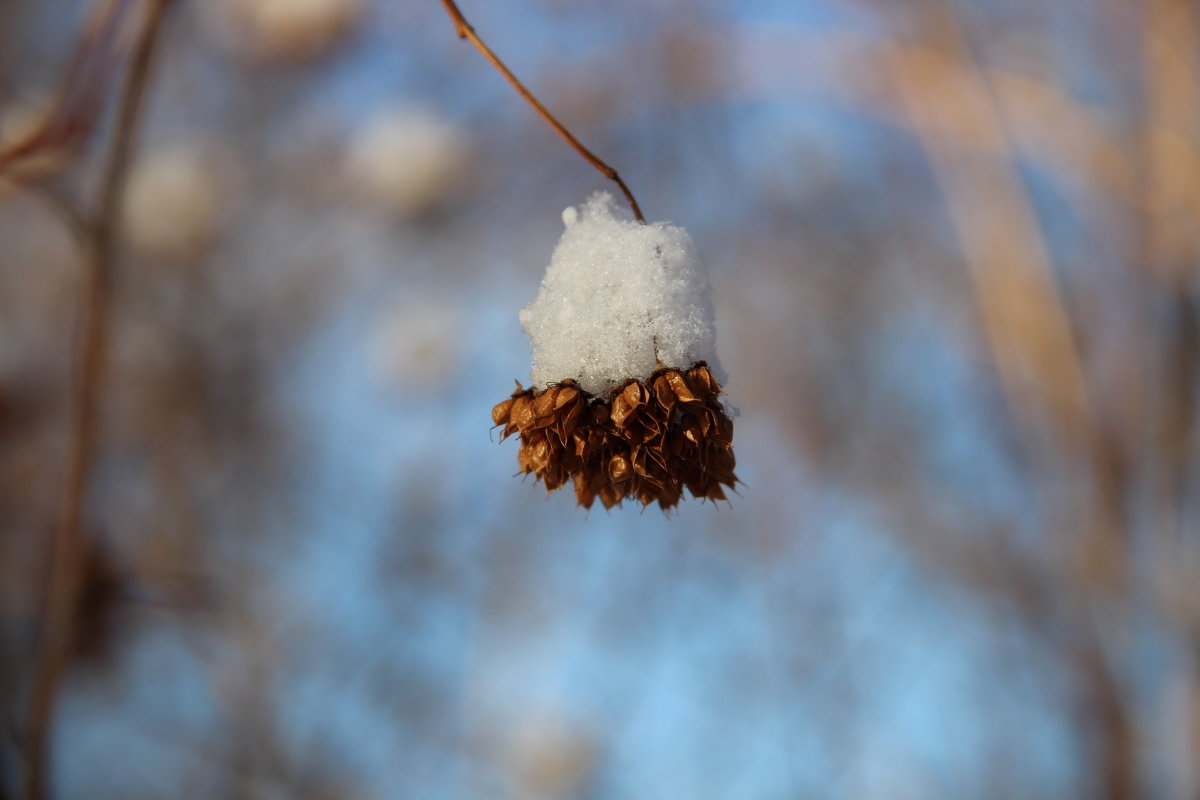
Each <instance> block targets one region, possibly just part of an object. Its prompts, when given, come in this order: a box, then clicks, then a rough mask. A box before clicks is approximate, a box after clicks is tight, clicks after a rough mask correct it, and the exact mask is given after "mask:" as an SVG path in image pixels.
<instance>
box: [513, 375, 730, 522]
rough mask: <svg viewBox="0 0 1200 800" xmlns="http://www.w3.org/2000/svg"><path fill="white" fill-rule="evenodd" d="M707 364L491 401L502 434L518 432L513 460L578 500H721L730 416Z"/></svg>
mask: <svg viewBox="0 0 1200 800" xmlns="http://www.w3.org/2000/svg"><path fill="white" fill-rule="evenodd" d="M720 392H721V389H720V386H719V385H718V384H717V382H716V380H715V379H714V378H713V376H712V372H711V371H710V370H709V368H708V365H707V364H705V363H704V362H697V363H696V364H694V365H692V367H691V368H690V369H688V370H686V371H685V370H678V369H670V368H661V369H659V370H656V371H655V372H654V374H653V375H651V376H650V377H649V378H647V379H646V380H644V381H639V380H629V381H626V382H625V383H623V384H621V385H620V386H618V387H616V388H615V389H614V390H612V391H610V392H608V393H606V395H604V396H602V397H596V396H594V395H591V394H589V393H588V392H585V391H583V390H582V389H581V388H579V386H578V385H577V384H576V383H575V382H574V381H573V380H570V379H565V380H563V381H561V382H560V383H557V384H552V385H550V386H548V387H546V388H545V389H543V390H541V391H536V390H534V389H532V388H530V389H523V388H522V387H521V384H520V383H519V382H518V383H517V388H516V391H514V392H513V394H512V396H511V397H509V398H508V399H507V400H504V401H503V402H501V403H499V404H497V405H496V406H495V407H494V408H493V409H492V422H493V423H495V424H496V425H497V426H502V427H503V434H502V437H501V438H507V437H508V436H510V435H512V434H514V433H516V434H519V437H520V449H519V450H518V451H517V467H518V470H519V472H520V473H523V474H529V473H532V474H533V475H534V477H535V478H536V479H537V480H540V481H541V482H542V483H544V484H545V485H546V489H547V490H548V491H555V490H556V489H559V488H561V487H562V486H564V485H566V483H567V482H568V481H570V482H572V483H574V485H575V499H576V501H577V502H578V503H579V505H581V506H583V507H584V508H590V507H591V506H592V504H593V503H594V502H595V501H596V500H597V499H599V500H600V502H601V503H602V504H603V505H604V507H605V508H612V507H613V506H615V505H620V503H621V501H622V500H624V499H625V498H627V497H632V498H634V499H636V500H637V501H638V502H640V503H642V504H643V505H649V504H651V503H655V502H657V503H658V504H659V506H661V507H662V508H663V509H669V508H673V507H674V506H675V505H677V504H678V503H679V501H680V500H681V499H682V498H683V491H684V489H687V491H688V492H690V493H691V494H692V496H693V497H697V498H700V499H705V500H712V501H714V502H715V501H717V500H724V499H725V490H724V488H723V487H729V488H733V487H734V485H735V484H736V483H737V476H736V475H734V472H733V470H734V465H735V461H734V457H733V421H732V420H730V419H729V416H728V415H727V414H726V413H725V409H724V408H723V407H722V406H721V404H720V402H719V400H718V398H719V396H720Z"/></svg>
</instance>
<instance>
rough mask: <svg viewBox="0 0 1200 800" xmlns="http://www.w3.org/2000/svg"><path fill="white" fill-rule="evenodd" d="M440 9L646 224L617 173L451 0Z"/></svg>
mask: <svg viewBox="0 0 1200 800" xmlns="http://www.w3.org/2000/svg"><path fill="white" fill-rule="evenodd" d="M442 5H444V6H445V7H446V13H448V14H449V15H450V18H451V19H452V20H454V27H455V30H456V31H457V32H458V38H460V39H466V40H468V41H469V42H470V43H471V44H473V45H475V48H476V49H477V50H478V51H479V52H480V53H483V57H484V58H486V59H487V60H488V61H490V62H491V64H492V66H493V67H495V68H496V69H497V70H498V71H499V72H500V74H501V75H503V76H504V77H505V78H506V79H507V80H508V82H509V83H511V84H512V86H513V88H514V89H516V90H517V92H518V93H519V94H520V95H521V97H524V98H525V100H526V101H527V102H528V103H529V105H531V106H533V109H534V110H535V111H537V113H538V115H539V116H541V118H542V119H544V120H545V121H546V123H547V124H549V125H550V127H551V128H554V130H556V131H557V132H558V135H559V136H561V137H562V138H563V139H565V140H566V142H567V144H569V145H571V147H573V148H574V149H575V152H577V153H579V155H581V156H583V158H584V160H586V161H587V162H588V163H589V164H591V165H592V166H593V167H595V168H596V169H598V170H600V172H602V173H603V174H604V177H606V178H608V179H609V180H610V181H612V182H613V183H615V184H617V186H619V187H620V188H621V192H622V194H624V195H625V199H626V200H627V201H628V202H629V207H630V208H631V209H632V210H633V215H634V216H635V217H637V219H638V222H641V223H643V224H645V222H646V218H645V217H643V216H642V209H641V208H639V207H638V203H637V200H635V199H634V197H633V192H631V191H629V187H628V186H626V185H625V181H623V180H621V176H620V175H618V174H617V171H616V170H615V169H613V168H612V167H610V166H609V165H608V164H606V163H604V162H603V161H601V160H600V158H599V156H597V155H596V154H595V153H593V152H592V151H591V150H589V149H587V148H586V147H584V146H583V143H582V142H580V141H579V140H578V139H576V138H575V136H574V135H573V134H572V133H571V132H570V131H569V130H567V129H566V127H565V126H564V125H563V124H562V123H561V122H559V121H558V120H557V119H555V117H554V115H553V114H551V113H550V112H549V111H548V110H547V109H546V107H545V106H544V105H542V103H541V101H540V100H538V99H537V98H536V97H534V96H533V93H532V92H530V91H529V90H528V89H526V88H525V85H524V84H523V83H521V81H519V80H518V79H517V76H516V75H513V74H512V71H511V70H510V69H509V68H508V67H507V66H505V65H504V62H503V61H501V60H500V58H499V57H498V56H497V55H496V54H495V53H493V52H492V49H491V48H490V47H488V46H487V45H486V44H484V43H483V40H482V39H480V38H479V35H478V34H477V33H475V29H474V28H472V27H471V25H470V23H468V22H467V19H466V17H464V16H463V13H462V11H460V10H459V8H458V5H457V4H456V3H455V2H454V0H442Z"/></svg>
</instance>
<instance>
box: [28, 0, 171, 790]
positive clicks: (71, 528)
mask: <svg viewBox="0 0 1200 800" xmlns="http://www.w3.org/2000/svg"><path fill="white" fill-rule="evenodd" d="M166 3H167V0H150V2H149V5H148V7H147V13H146V18H145V20H144V22H143V27H142V29H141V34H140V38H139V40H138V42H137V45H136V49H135V51H134V54H133V62H132V63H131V65H130V68H129V74H128V76H127V78H126V81H125V86H124V89H123V91H122V95H121V98H120V105H119V107H118V109H117V118H116V123H115V128H114V131H113V136H112V143H111V150H110V152H109V156H108V162H107V164H106V165H105V169H104V173H103V177H102V182H101V184H100V189H99V195H98V205H97V208H96V211H95V218H94V221H93V222H92V224H91V225H90V226H89V237H88V251H89V252H88V255H89V259H90V264H89V269H88V270H87V271H86V272H85V274H84V286H83V297H82V305H81V309H80V320H79V328H80V331H79V333H80V340H79V348H80V350H79V353H78V360H77V363H76V368H77V374H76V379H75V381H76V382H75V388H74V396H73V398H72V411H71V429H70V438H69V442H70V444H69V454H68V462H67V467H66V476H67V478H66V488H65V493H64V496H63V507H62V518H61V520H60V524H59V526H58V528H57V529H56V531H55V536H54V540H53V543H52V554H51V563H50V576H49V581H48V596H47V599H46V606H45V611H44V616H43V622H42V629H41V641H40V648H39V652H38V660H37V666H36V672H35V674H34V678H33V687H32V690H31V697H30V702H29V709H28V714H29V716H28V720H27V730H26V748H27V755H26V775H25V797H26V798H27V800H42V798H44V797H46V796H47V774H48V768H47V761H48V752H47V751H48V746H49V741H50V729H51V726H52V722H53V717H54V706H55V700H56V697H57V694H58V689H59V685H60V684H61V681H62V677H63V673H64V671H65V669H66V666H67V661H68V658H69V655H70V652H71V647H72V643H73V640H74V636H75V623H76V619H75V616H76V612H77V605H78V601H79V592H80V588H81V582H82V579H83V567H84V560H83V555H84V553H83V537H82V531H81V518H82V511H83V505H84V501H85V496H86V491H87V485H88V476H89V474H90V472H91V468H92V464H93V462H94V460H95V452H96V444H97V439H98V436H97V405H98V402H97V401H98V398H99V396H100V394H101V376H102V373H103V369H104V365H105V360H106V353H107V337H108V315H109V305H110V300H111V294H112V280H113V272H114V267H115V262H116V256H117V227H118V225H117V223H118V221H119V219H120V210H121V198H122V196H123V193H124V189H125V182H126V175H127V172H128V166H129V161H130V155H131V153H132V152H133V147H134V140H135V138H136V133H137V128H138V122H139V120H140V117H141V110H142V105H143V102H142V101H143V98H144V96H145V91H146V86H147V84H148V82H149V77H150V72H151V66H152V64H153V60H154V53H155V49H156V44H157V42H158V32H159V30H160V28H161V22H162V17H163V13H164V10H165V7H166Z"/></svg>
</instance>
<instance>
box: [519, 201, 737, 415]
mask: <svg viewBox="0 0 1200 800" xmlns="http://www.w3.org/2000/svg"><path fill="white" fill-rule="evenodd" d="M563 223H564V225H565V226H566V230H565V231H563V235H562V238H561V239H560V240H559V242H558V247H557V248H555V250H554V255H553V257H552V258H551V261H550V266H549V267H547V269H546V277H545V278H544V279H543V280H542V286H541V289H540V290H539V291H538V296H537V299H536V300H535V301H534V302H533V303H532V304H530V305H529V307H528V308H525V309H524V310H522V311H521V326H522V327H523V328H524V329H525V332H526V333H527V334H528V335H529V338H530V339H531V340H532V346H533V372H532V377H533V383H534V385H535V386H546V385H547V384H550V383H555V382H558V381H562V380H564V379H567V378H570V379H573V380H574V381H576V382H577V383H578V385H579V387H580V388H582V389H583V390H584V391H587V392H590V393H592V394H601V393H602V392H604V391H606V390H608V389H611V388H613V387H614V386H617V385H619V384H621V383H623V382H625V381H627V380H629V379H630V378H636V379H644V378H647V377H649V376H650V375H651V374H652V373H653V372H654V371H655V370H656V369H659V368H660V367H671V368H674V369H680V370H682V369H686V368H688V367H690V366H691V365H692V364H695V363H696V362H697V361H706V362H708V364H709V365H710V366H712V367H713V369H714V371H715V372H717V374H718V377H719V376H720V370H719V368H718V367H717V366H716V364H717V361H716V352H715V339H716V329H715V326H714V323H713V305H712V287H711V285H710V284H709V281H708V274H707V272H706V270H705V268H704V264H703V263H702V262H701V261H700V258H699V257H698V255H697V254H696V248H695V245H694V244H693V243H692V238H691V237H690V236H688V234H687V231H685V230H684V229H683V228H679V227H676V226H674V225H669V224H667V223H664V222H656V223H652V224H649V225H642V224H640V223H638V222H636V221H634V220H633V219H632V218H631V217H630V215H629V214H628V213H625V212H624V211H623V210H622V209H620V208H618V206H617V204H616V201H615V200H614V199H613V196H612V195H611V194H608V193H607V192H598V193H596V194H594V195H592V196H591V197H590V198H589V199H588V201H587V203H585V204H584V205H583V206H582V207H580V208H579V209H575V208H568V209H567V210H566V211H564V212H563Z"/></svg>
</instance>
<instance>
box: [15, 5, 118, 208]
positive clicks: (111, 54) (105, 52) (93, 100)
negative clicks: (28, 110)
mask: <svg viewBox="0 0 1200 800" xmlns="http://www.w3.org/2000/svg"><path fill="white" fill-rule="evenodd" d="M132 6H133V2H132V0H103V2H100V3H98V4H97V5H96V6H95V10H94V11H93V12H92V15H91V17H90V18H89V20H88V23H87V26H86V28H85V30H84V33H83V35H82V36H81V37H80V40H79V44H78V46H77V47H76V49H75V52H74V53H73V54H72V56H71V60H70V62H69V63H68V64H67V69H66V72H65V73H64V74H63V77H62V80H61V82H60V83H59V87H58V92H57V95H56V97H55V99H54V102H53V104H52V105H51V107H50V109H49V110H48V111H47V112H46V113H45V115H44V116H43V117H42V118H41V120H40V121H39V122H38V124H37V125H36V126H34V128H33V129H32V130H31V131H29V133H28V134H27V135H25V136H23V137H21V138H19V139H17V140H16V141H14V142H12V143H11V144H10V145H8V146H6V147H0V177H3V178H4V179H5V180H7V181H8V182H11V183H13V184H16V185H21V184H25V183H29V182H32V181H35V180H38V179H41V178H44V177H46V176H47V175H49V174H51V173H53V172H55V171H57V170H58V168H59V167H61V166H62V164H63V163H64V162H65V161H66V159H67V157H69V156H70V155H71V154H72V153H73V152H74V151H75V150H77V149H78V148H79V146H80V145H81V144H82V143H83V142H84V141H85V140H86V139H87V137H88V136H89V135H90V134H91V132H92V130H93V129H94V128H95V126H96V124H97V122H98V121H99V119H100V112H101V110H102V109H103V106H104V99H105V97H106V95H107V92H106V89H107V87H108V83H109V81H110V79H111V78H112V77H113V75H114V73H115V71H116V63H117V60H118V56H119V54H120V52H121V49H122V48H121V39H122V33H123V30H124V28H123V23H124V22H125V21H126V19H127V15H128V12H129V9H130V8H131V7H132Z"/></svg>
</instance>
